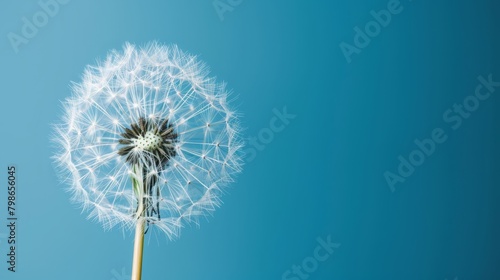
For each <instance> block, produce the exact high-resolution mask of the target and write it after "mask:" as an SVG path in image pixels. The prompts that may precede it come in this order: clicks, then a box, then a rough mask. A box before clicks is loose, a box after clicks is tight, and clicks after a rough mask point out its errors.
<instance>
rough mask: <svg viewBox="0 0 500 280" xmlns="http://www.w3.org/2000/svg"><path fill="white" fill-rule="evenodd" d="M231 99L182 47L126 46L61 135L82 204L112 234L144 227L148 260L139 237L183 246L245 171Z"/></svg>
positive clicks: (93, 82)
mask: <svg viewBox="0 0 500 280" xmlns="http://www.w3.org/2000/svg"><path fill="white" fill-rule="evenodd" d="M227 96H228V93H227V92H226V91H225V88H224V85H222V84H217V83H216V81H215V79H214V78H211V77H209V76H208V70H207V68H206V67H205V65H204V64H203V63H201V62H199V61H197V60H196V58H195V57H193V56H191V55H189V54H186V53H184V52H182V51H181V50H179V49H178V48H177V47H176V46H170V47H169V46H162V45H159V44H157V43H152V44H149V45H147V46H146V47H144V48H136V47H135V46H134V45H131V44H125V46H124V50H123V51H122V52H120V51H112V52H111V53H110V54H109V55H108V57H107V58H106V60H105V61H103V62H101V63H99V64H98V66H89V67H87V68H86V69H85V72H84V75H83V77H82V82H80V83H75V84H74V85H73V96H71V97H69V98H68V99H67V100H66V101H65V102H64V114H63V117H62V118H61V123H60V124H58V125H56V126H55V133H54V136H53V140H54V142H55V143H56V144H57V148H58V151H57V153H56V154H55V155H54V157H53V158H54V160H55V161H56V163H57V167H58V169H59V170H60V174H61V179H62V181H63V182H65V183H69V185H70V187H69V191H70V192H71V193H72V200H73V201H75V202H77V203H79V204H80V205H81V206H82V208H83V209H84V210H86V211H87V213H88V218H90V219H96V220H98V221H99V222H100V223H101V224H102V225H103V226H104V227H105V228H106V229H109V228H112V227H115V226H120V227H123V228H127V229H132V228H134V227H135V228H136V243H135V244H136V247H135V251H137V250H140V251H141V252H140V254H141V256H140V257H141V259H142V242H143V239H142V241H141V239H140V238H141V236H138V235H137V232H140V234H139V235H142V238H143V234H144V232H147V231H148V230H149V229H150V228H151V227H154V228H157V229H159V230H160V231H162V232H164V233H165V234H166V235H167V236H168V238H170V239H174V238H175V237H178V236H179V234H180V229H181V227H182V226H183V224H184V223H185V222H192V221H194V222H196V221H197V218H198V217H199V216H202V215H207V214H209V212H211V211H213V210H214V209H215V208H216V207H218V206H219V205H220V195H221V188H223V187H224V186H225V185H227V184H228V183H230V182H232V181H233V180H234V175H235V174H236V173H238V172H240V171H241V167H242V158H241V156H240V151H241V148H242V141H241V138H240V136H239V132H240V127H239V123H238V119H237V114H235V113H234V111H231V110H230V109H228V107H229V106H228V104H227V103H228V101H227ZM137 246H139V247H137ZM134 258H135V256H134ZM134 260H135V259H134ZM136 272H137V271H136ZM139 275H140V269H139ZM139 277H140V276H139ZM137 279H139V278H137Z"/></svg>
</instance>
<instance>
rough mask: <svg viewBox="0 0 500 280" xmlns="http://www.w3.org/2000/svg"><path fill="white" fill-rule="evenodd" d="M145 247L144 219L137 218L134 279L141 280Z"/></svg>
mask: <svg viewBox="0 0 500 280" xmlns="http://www.w3.org/2000/svg"><path fill="white" fill-rule="evenodd" d="M143 247H144V219H142V218H140V219H139V220H137V225H136V227H135V240H134V257H133V260H132V280H141V274H142V252H143Z"/></svg>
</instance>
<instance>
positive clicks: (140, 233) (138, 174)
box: [132, 165, 146, 280]
mask: <svg viewBox="0 0 500 280" xmlns="http://www.w3.org/2000/svg"><path fill="white" fill-rule="evenodd" d="M132 170H133V176H132V188H133V190H134V193H135V195H136V196H137V212H136V218H137V222H136V226H135V239H134V255H133V259H132V280H141V275H142V255H143V248H144V225H145V223H146V220H145V219H144V213H145V205H144V199H143V197H144V188H143V184H144V183H143V180H142V168H141V166H140V165H134V166H133V168H132Z"/></svg>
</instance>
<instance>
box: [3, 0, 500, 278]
mask: <svg viewBox="0 0 500 280" xmlns="http://www.w3.org/2000/svg"><path fill="white" fill-rule="evenodd" d="M224 2H225V1H224ZM388 2H389V1H388V0H376V1H362V0H349V1H345V0H344V1H284V0H282V1H261V0H254V1H249V0H244V1H243V2H242V3H241V4H239V5H235V7H233V8H232V10H231V11H227V12H225V13H224V14H223V15H222V16H223V20H221V17H219V15H218V13H217V11H216V10H215V8H214V6H213V3H212V0H175V1H174V0H170V1H160V0H157V1H98V0H85V1H83V0H71V1H69V3H68V4H65V5H61V6H60V11H59V12H58V13H57V14H56V15H55V16H54V17H51V18H50V19H49V22H48V23H47V24H46V25H45V26H43V27H42V28H40V29H39V30H38V32H37V34H36V35H35V36H34V37H33V38H31V39H29V42H28V43H27V44H22V45H21V46H20V47H19V52H18V53H16V52H15V51H14V49H13V47H12V45H11V43H10V41H9V39H8V37H7V36H8V34H9V33H10V32H14V33H16V34H21V28H22V26H23V22H22V20H21V19H22V17H27V18H29V19H31V18H32V16H33V15H34V14H35V13H36V12H38V11H41V8H40V6H39V5H38V4H37V1H14V0H10V1H2V7H1V9H0V20H1V24H0V36H1V37H0V74H1V75H0V82H1V89H0V90H1V102H0V106H1V107H0V127H1V130H2V134H1V136H0V145H1V146H0V153H1V154H0V168H1V169H0V182H2V186H3V187H2V188H1V189H0V219H1V220H0V221H1V222H0V223H1V224H2V225H3V224H4V223H6V220H5V219H6V195H7V190H6V181H7V171H6V169H7V166H8V165H10V164H14V165H16V167H17V169H18V172H17V176H18V213H17V214H18V217H19V221H18V243H19V244H18V263H17V270H18V272H16V273H11V272H8V271H7V264H6V263H5V260H6V258H7V257H6V255H5V254H6V253H7V247H6V246H7V244H6V239H5V234H6V233H7V229H6V227H5V226H1V227H0V253H1V255H0V279H9V280H10V279H56V280H58V279H73V280H79V279H106V280H108V279H115V280H122V279H126V278H125V277H123V276H124V275H123V274H122V273H123V272H125V275H127V274H129V270H130V263H131V254H132V242H133V237H132V235H131V233H123V232H122V231H120V230H112V231H108V232H104V231H103V230H102V228H101V226H100V225H99V224H97V223H95V222H92V221H87V220H86V219H85V217H84V216H83V215H81V214H80V209H79V208H78V207H77V206H76V205H72V204H71V203H70V202H69V195H68V194H67V193H65V192H64V191H63V187H64V185H61V184H60V183H58V181H57V177H56V174H55V171H54V169H53V167H52V164H51V160H50V156H51V155H52V153H53V149H52V148H51V146H50V145H51V144H50V141H49V138H50V133H51V127H50V124H51V123H54V122H56V121H57V119H58V117H59V116H60V114H61V111H62V110H61V107H60V100H63V99H64V98H66V97H67V96H69V94H70V90H69V85H70V81H76V82H78V81H79V79H80V75H81V73H82V71H83V69H84V67H85V66H86V65H87V64H94V63H95V61H96V58H101V59H102V58H104V57H105V56H106V54H107V52H108V51H109V50H110V49H116V48H118V49H120V48H121V47H122V45H123V43H124V42H126V41H129V42H132V43H136V44H139V45H142V44H145V43H147V42H148V41H151V40H158V41H159V42H161V43H167V44H168V43H175V44H178V45H179V46H180V47H181V48H182V49H183V50H185V51H188V52H190V53H192V54H197V55H199V57H200V58H201V59H202V60H203V61H205V62H206V63H207V64H208V65H209V66H210V67H211V70H212V75H216V76H217V77H218V79H219V80H221V81H222V80H223V81H226V82H228V87H229V88H231V89H232V90H233V92H234V93H235V95H237V96H238V101H237V103H238V104H239V107H238V109H239V111H240V112H241V113H243V114H244V118H243V125H244V126H245V127H246V128H247V129H246V131H245V136H246V137H248V138H250V137H257V136H258V135H259V132H261V131H262V130H263V129H265V128H268V127H269V121H270V120H271V119H272V118H273V117H274V113H273V109H274V108H276V109H278V110H282V109H283V107H285V106H286V108H287V111H288V112H289V113H291V114H294V115H296V117H295V118H294V119H293V120H291V121H290V123H289V124H288V125H287V126H286V128H285V129H284V130H283V131H281V132H276V133H275V134H274V137H273V140H272V141H271V142H270V143H268V144H266V145H265V148H264V149H263V150H261V151H258V152H257V154H256V157H255V158H254V159H253V160H251V161H250V160H247V164H246V165H245V168H244V172H243V173H242V174H241V175H240V176H239V177H238V180H237V182H236V183H235V184H233V185H232V186H231V187H230V188H229V189H228V194H227V195H225V196H224V198H223V201H224V205H223V206H222V207H221V208H220V209H218V210H217V211H216V212H215V215H214V216H213V217H210V218H209V219H208V220H207V221H205V220H204V221H202V222H201V225H200V228H197V227H196V226H189V227H187V228H185V229H184V230H183V231H182V236H181V238H180V239H179V240H177V241H175V242H169V241H166V240H165V238H164V237H161V236H151V237H150V238H148V240H149V244H148V245H147V246H146V247H145V260H144V261H145V264H144V273H143V276H144V277H143V279H186V280H188V279H241V280H245V279H285V278H282V275H283V273H284V272H285V271H286V270H288V269H291V267H292V265H294V264H297V265H300V264H301V263H302V261H303V260H304V259H306V258H307V257H308V256H312V255H313V251H314V249H315V248H316V246H317V245H318V243H317V241H316V239H317V238H318V237H321V238H325V239H326V237H327V236H329V235H330V236H331V239H332V241H334V242H336V243H340V244H341V245H340V247H339V248H337V249H335V251H334V253H333V254H332V255H331V256H330V257H329V258H328V259H327V260H326V261H324V262H321V263H319V266H318V268H317V269H316V270H315V271H313V272H312V273H309V279H325V280H326V279H329V280H330V279H339V280H345V279H349V280H355V279H406V280H413V279H415V280H416V279H429V280H430V279H438V280H444V279H449V280H452V279H460V280H462V279H464V280H465V279H500V267H499V266H498V260H499V259H500V241H499V239H498V236H500V227H499V224H498V214H499V203H498V201H499V199H500V191H499V190H498V186H499V176H498V174H499V171H500V165H499V164H498V158H499V155H500V149H499V146H498V143H499V141H500V134H499V132H498V131H499V130H498V120H499V117H500V116H499V113H498V107H499V106H500V97H499V96H497V95H498V94H499V93H500V90H498V91H497V92H496V93H493V94H492V95H491V97H490V98H488V99H487V100H485V101H482V102H481V103H480V106H479V108H478V109H477V110H476V111H474V112H473V113H471V116H470V117H469V118H468V119H464V120H463V124H462V126H461V127H460V128H459V129H457V130H453V129H451V126H450V124H449V123H446V122H445V121H444V120H443V117H442V115H443V113H444V112H445V111H446V110H448V109H449V108H452V106H453V104H455V103H462V102H463V100H464V99H465V98H466V97H467V96H468V95H471V94H473V93H474V90H475V88H476V86H477V85H478V80H477V77H478V76H480V75H482V76H485V77H486V76H488V75H489V74H492V75H493V79H494V80H500V66H499V64H498V61H499V54H500V52H499V50H500V41H499V40H498V26H500V22H499V21H500V19H499V17H498V14H499V12H500V5H499V4H498V2H497V1H485V0H478V1H451V0H446V1H423V0H419V1H416V0H414V1H412V2H410V1H408V0H405V1H403V0H402V1H401V5H402V7H403V10H402V12H401V13H399V14H397V15H393V16H392V19H391V22H390V23H389V24H388V25H387V27H384V28H382V29H381V30H380V32H379V34H378V35H377V36H375V37H374V38H372V39H371V41H370V43H369V44H368V46H366V47H365V48H362V49H361V50H360V52H359V53H358V54H353V55H352V56H351V58H352V62H351V63H348V62H347V60H346V58H345V57H344V55H343V53H342V51H341V49H340V48H339V44H340V43H341V42H346V43H349V44H351V45H352V44H354V42H353V40H354V36H355V32H354V30H353V28H354V27H356V26H358V27H361V28H364V26H365V24H367V23H368V22H370V21H371V20H373V17H372V15H371V14H370V11H371V10H376V11H379V10H381V9H385V8H386V7H387V4H388ZM233 3H234V1H233ZM438 127H440V128H443V130H444V131H445V132H446V135H447V136H448V139H447V141H446V142H445V143H443V144H439V145H437V147H436V150H435V152H434V153H433V154H431V155H430V156H429V157H428V158H426V159H425V162H424V164H422V165H421V166H419V167H417V168H416V169H415V171H414V173H413V174H412V175H411V176H409V177H408V178H406V180H405V182H404V183H398V184H396V185H395V191H394V192H392V191H391V189H390V188H389V186H388V184H387V182H386V179H385V178H384V172H386V171H390V172H393V173H397V167H398V164H399V160H398V156H400V155H401V156H403V157H405V158H408V155H409V154H410V152H412V151H413V150H415V149H416V146H415V144H414V140H415V139H424V138H429V137H431V131H432V130H433V129H435V128H438ZM249 147H251V145H249ZM1 170H5V171H1ZM2 174H3V175H2ZM2 234H3V235H2ZM2 237H3V238H2ZM122 269H123V270H122ZM290 279H293V278H290ZM296 279H300V278H296ZM296 279H293V280H296Z"/></svg>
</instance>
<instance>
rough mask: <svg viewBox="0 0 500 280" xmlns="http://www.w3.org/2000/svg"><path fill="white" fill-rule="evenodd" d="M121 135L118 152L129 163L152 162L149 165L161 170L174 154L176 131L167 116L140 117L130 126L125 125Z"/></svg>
mask: <svg viewBox="0 0 500 280" xmlns="http://www.w3.org/2000/svg"><path fill="white" fill-rule="evenodd" d="M121 136H122V138H121V139H120V140H119V143H120V144H121V145H122V146H121V148H120V149H119V150H118V154H119V155H121V156H124V157H125V159H126V162H127V163H129V164H132V165H134V164H138V163H142V164H143V165H151V164H153V165H154V166H151V167H154V168H155V169H156V170H161V169H162V168H163V167H164V166H166V165H167V164H168V161H169V160H170V158H172V157H174V156H175V155H176V152H175V143H176V142H177V133H175V131H174V128H173V126H172V124H171V123H170V122H169V120H168V119H167V118H165V119H150V118H143V117H141V118H139V120H138V121H137V122H136V123H132V124H131V125H130V127H125V128H124V132H123V133H122V134H121ZM145 159H146V160H145Z"/></svg>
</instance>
